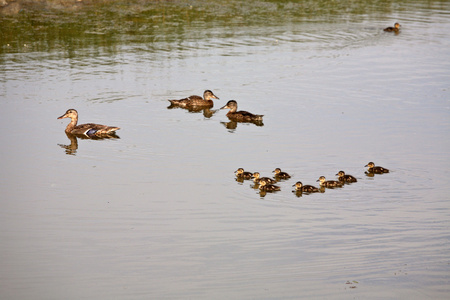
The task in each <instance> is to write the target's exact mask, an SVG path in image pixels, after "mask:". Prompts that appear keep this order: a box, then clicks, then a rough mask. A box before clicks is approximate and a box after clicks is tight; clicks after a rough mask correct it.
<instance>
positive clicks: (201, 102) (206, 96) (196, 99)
mask: <svg viewBox="0 0 450 300" xmlns="http://www.w3.org/2000/svg"><path fill="white" fill-rule="evenodd" d="M211 99H219V98H218V97H217V96H216V95H214V93H213V92H212V91H211V90H206V91H205V92H204V93H203V98H202V97H200V96H197V95H192V96H189V97H187V98H184V99H180V100H169V102H170V104H171V105H176V106H179V107H191V106H213V105H214V102H213V101H212V100H211Z"/></svg>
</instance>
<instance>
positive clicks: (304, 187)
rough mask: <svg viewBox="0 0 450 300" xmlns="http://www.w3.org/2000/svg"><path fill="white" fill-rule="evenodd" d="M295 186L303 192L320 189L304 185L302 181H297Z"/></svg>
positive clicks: (312, 191)
mask: <svg viewBox="0 0 450 300" xmlns="http://www.w3.org/2000/svg"><path fill="white" fill-rule="evenodd" d="M293 187H295V190H296V191H297V192H303V193H316V192H318V191H319V189H318V188H316V187H315V186H312V185H303V183H302V182H301V181H297V182H296V183H295V184H294V185H293Z"/></svg>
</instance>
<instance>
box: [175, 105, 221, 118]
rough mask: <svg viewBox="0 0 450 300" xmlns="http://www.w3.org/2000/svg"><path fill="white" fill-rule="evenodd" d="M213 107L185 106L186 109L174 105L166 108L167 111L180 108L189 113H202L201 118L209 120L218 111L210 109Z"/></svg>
mask: <svg viewBox="0 0 450 300" xmlns="http://www.w3.org/2000/svg"><path fill="white" fill-rule="evenodd" d="M212 107H213V106H212V105H211V106H209V107H205V106H204V105H203V106H202V105H191V106H187V107H181V106H179V105H176V104H170V105H169V106H167V109H175V108H180V109H185V110H187V111H188V112H190V113H194V114H195V113H203V116H204V117H205V118H208V119H209V118H211V117H212V116H213V115H214V114H215V113H216V112H217V111H218V109H211V108H212Z"/></svg>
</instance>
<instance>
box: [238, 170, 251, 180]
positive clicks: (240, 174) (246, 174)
mask: <svg viewBox="0 0 450 300" xmlns="http://www.w3.org/2000/svg"><path fill="white" fill-rule="evenodd" d="M234 173H235V174H236V177H241V178H244V179H251V178H252V176H253V174H252V173H251V172H245V171H244V169H243V168H239V169H237V170H236V171H234Z"/></svg>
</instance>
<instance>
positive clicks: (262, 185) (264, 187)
mask: <svg viewBox="0 0 450 300" xmlns="http://www.w3.org/2000/svg"><path fill="white" fill-rule="evenodd" d="M259 189H260V190H261V191H263V192H276V191H279V190H280V187H279V186H278V185H273V184H269V183H268V182H267V181H266V180H264V179H263V180H261V181H259Z"/></svg>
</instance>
